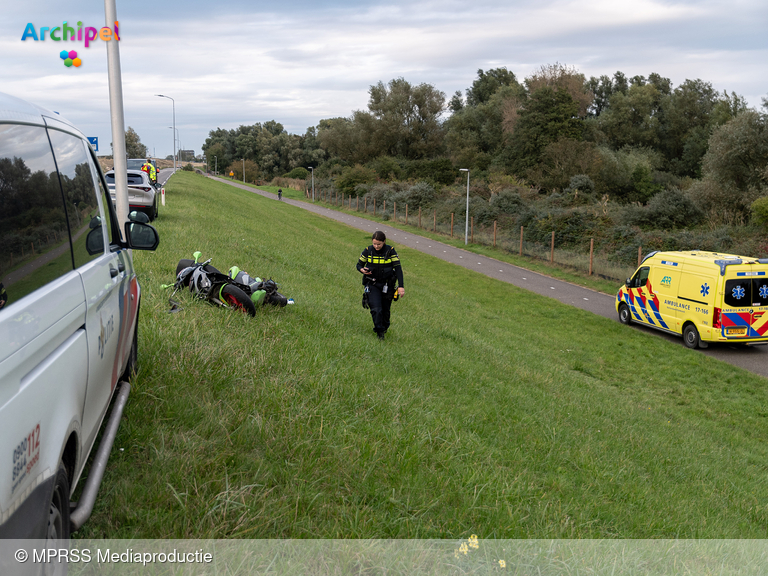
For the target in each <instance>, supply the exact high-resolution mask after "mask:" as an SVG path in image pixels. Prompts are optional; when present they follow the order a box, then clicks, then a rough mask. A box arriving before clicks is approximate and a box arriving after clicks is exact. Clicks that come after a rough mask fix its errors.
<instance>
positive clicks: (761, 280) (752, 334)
mask: <svg viewBox="0 0 768 576" xmlns="http://www.w3.org/2000/svg"><path fill="white" fill-rule="evenodd" d="M720 327H721V335H722V336H723V337H725V338H727V339H728V340H737V341H738V340H742V341H755V340H765V341H768V260H754V261H750V262H746V263H745V264H742V265H739V266H729V267H728V268H727V269H726V274H725V284H724V287H723V309H722V314H721V319H720Z"/></svg>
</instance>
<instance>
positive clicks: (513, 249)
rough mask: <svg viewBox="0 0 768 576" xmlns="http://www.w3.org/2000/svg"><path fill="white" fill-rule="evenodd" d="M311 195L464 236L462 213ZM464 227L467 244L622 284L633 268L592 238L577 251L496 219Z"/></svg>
mask: <svg viewBox="0 0 768 576" xmlns="http://www.w3.org/2000/svg"><path fill="white" fill-rule="evenodd" d="M306 196H307V198H310V199H311V191H306ZM315 198H316V201H318V202H322V203H324V204H327V205H328V206H332V207H336V208H344V209H347V210H354V211H357V212H361V213H364V214H369V215H372V216H375V217H379V218H382V219H383V220H385V221H386V220H389V221H392V222H397V223H398V224H404V225H407V226H413V227H414V228H418V229H422V230H430V231H432V232H433V233H436V234H442V235H444V236H447V237H449V238H464V235H465V227H466V226H465V221H464V215H463V214H462V215H461V221H459V220H458V219H457V218H456V216H455V214H453V213H452V214H450V217H445V216H442V217H441V215H440V214H438V211H437V209H435V208H432V209H429V210H422V209H421V208H417V209H415V210H412V209H410V208H409V206H408V205H407V204H406V205H404V206H403V205H401V206H398V205H397V203H396V202H387V201H379V200H377V199H375V198H369V197H368V196H363V197H360V196H352V195H345V194H344V193H341V192H339V191H337V190H320V189H317V190H315ZM468 228H469V229H468V230H467V236H468V238H467V243H469V244H480V245H483V246H492V247H494V248H499V249H501V250H503V251H505V252H508V253H510V254H517V255H518V256H524V257H528V258H532V259H535V260H539V261H542V262H545V263H548V264H550V265H552V266H554V265H557V266H559V267H565V268H569V269H572V270H574V271H576V272H579V273H583V274H586V275H587V276H596V277H598V278H603V279H606V280H613V281H616V282H618V283H622V282H624V280H625V279H626V278H627V277H629V276H631V275H632V273H633V272H634V271H635V267H630V266H626V265H623V264H620V263H616V262H613V261H610V260H608V259H606V258H603V257H601V256H599V255H596V254H595V253H594V240H593V239H590V240H589V242H586V243H585V246H584V249H583V250H578V249H574V248H573V247H569V248H562V247H558V246H557V245H556V243H555V233H554V232H552V237H551V241H550V243H549V245H546V244H542V243H540V242H532V241H529V240H527V239H526V237H525V229H524V227H522V226H521V227H520V229H519V230H517V229H515V230H511V229H507V228H503V227H501V226H499V224H498V221H496V220H494V222H493V224H492V225H486V226H475V223H474V218H473V217H470V223H469V226H468ZM642 254H643V252H642V247H641V246H638V251H637V265H638V266H639V265H640V262H641V261H642Z"/></svg>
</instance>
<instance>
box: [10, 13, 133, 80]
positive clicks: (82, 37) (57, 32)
mask: <svg viewBox="0 0 768 576" xmlns="http://www.w3.org/2000/svg"><path fill="white" fill-rule="evenodd" d="M39 31H40V32H39V34H38V30H37V29H35V25H34V24H32V22H30V23H28V24H27V27H26V28H24V34H22V35H21V41H22V42H24V41H26V39H27V38H32V39H33V40H34V41H35V42H43V41H45V40H46V37H45V33H46V32H48V38H50V39H51V40H53V41H54V42H62V41H64V42H66V41H70V42H74V41H75V40H77V41H78V42H84V43H85V48H88V45H89V44H90V43H91V42H93V41H94V40H96V39H101V40H102V41H104V42H109V41H110V40H114V41H116V42H119V41H120V35H119V27H118V22H115V26H114V28H109V27H107V26H104V27H103V28H101V29H100V30H99V29H96V28H94V27H93V26H86V27H85V28H83V23H82V22H78V23H77V31H75V29H74V28H73V27H72V26H67V22H66V21H64V23H63V24H62V25H61V26H56V27H54V28H51V27H49V26H40V28H39ZM59 57H60V58H61V59H62V60H64V66H66V67H68V68H69V67H72V66H74V67H75V68H77V67H79V66H80V65H81V64H82V63H83V61H82V60H81V59H80V58H78V57H77V52H76V51H75V50H62V51H61V52H59Z"/></svg>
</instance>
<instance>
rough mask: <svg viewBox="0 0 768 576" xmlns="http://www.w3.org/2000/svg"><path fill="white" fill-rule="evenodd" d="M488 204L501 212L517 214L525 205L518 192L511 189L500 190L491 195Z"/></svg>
mask: <svg viewBox="0 0 768 576" xmlns="http://www.w3.org/2000/svg"><path fill="white" fill-rule="evenodd" d="M490 204H491V206H493V207H494V208H495V209H496V210H497V211H498V212H499V213H501V214H517V213H519V212H520V211H521V210H522V209H523V208H524V207H525V203H524V202H523V199H522V198H521V197H520V194H518V193H517V192H512V191H511V190H502V191H501V192H499V193H498V194H495V195H494V196H491V201H490Z"/></svg>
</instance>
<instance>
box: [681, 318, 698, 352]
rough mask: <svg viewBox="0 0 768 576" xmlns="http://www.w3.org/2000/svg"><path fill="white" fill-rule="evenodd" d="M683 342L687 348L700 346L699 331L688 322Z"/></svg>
mask: <svg viewBox="0 0 768 576" xmlns="http://www.w3.org/2000/svg"><path fill="white" fill-rule="evenodd" d="M683 343H684V344H685V346H686V347H687V348H691V349H694V350H695V349H696V348H698V347H699V331H698V330H696V326H694V325H693V324H688V325H687V326H686V327H685V328H684V329H683Z"/></svg>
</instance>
